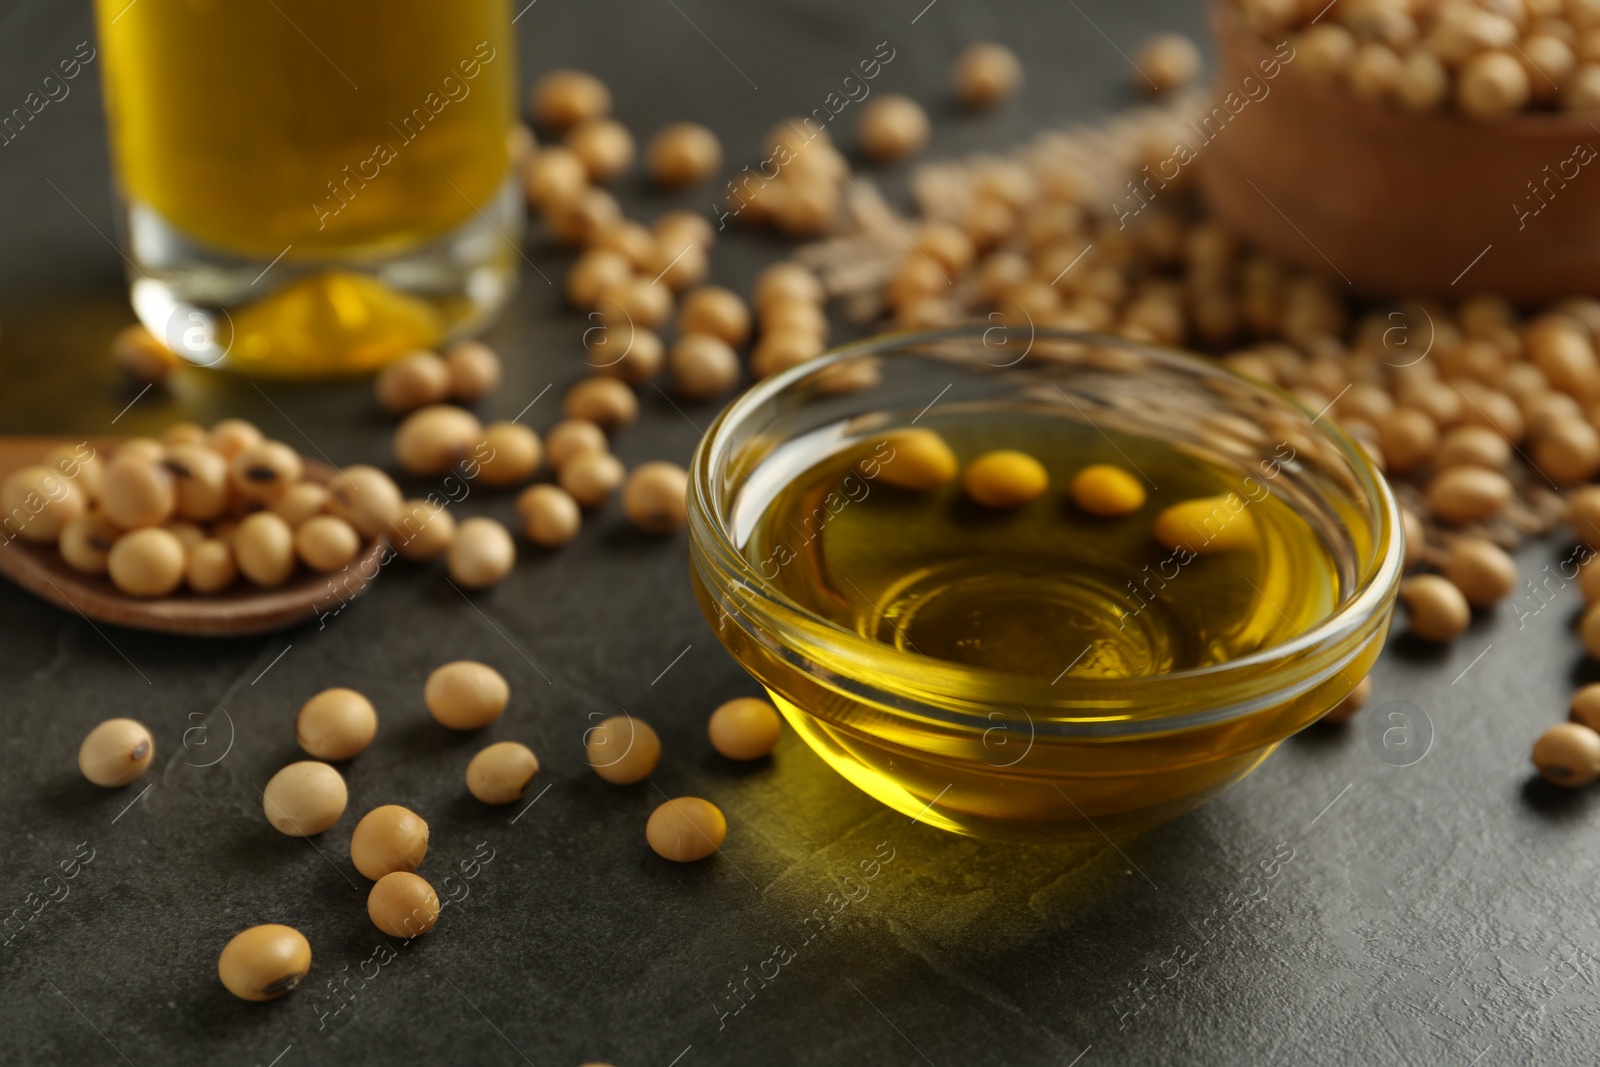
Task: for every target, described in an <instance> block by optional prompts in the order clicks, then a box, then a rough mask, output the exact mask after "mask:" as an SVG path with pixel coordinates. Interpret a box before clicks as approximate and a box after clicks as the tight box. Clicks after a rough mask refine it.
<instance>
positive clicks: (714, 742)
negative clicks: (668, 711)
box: [706, 697, 783, 760]
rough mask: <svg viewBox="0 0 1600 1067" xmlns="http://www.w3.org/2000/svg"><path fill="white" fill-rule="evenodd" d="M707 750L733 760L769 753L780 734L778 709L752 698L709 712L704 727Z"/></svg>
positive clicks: (733, 702)
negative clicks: (707, 721)
mask: <svg viewBox="0 0 1600 1067" xmlns="http://www.w3.org/2000/svg"><path fill="white" fill-rule="evenodd" d="M706 730H707V732H708V733H709V734H710V736H711V747H712V748H714V749H716V750H717V751H718V752H720V753H722V755H724V756H726V757H728V758H729V759H734V760H757V759H760V758H761V757H763V756H765V755H767V754H768V753H769V752H771V751H772V750H773V749H774V748H775V747H777V744H778V738H779V737H781V736H782V734H783V720H782V719H781V718H780V717H779V715H778V709H777V708H775V707H773V706H772V705H771V704H769V703H767V702H766V701H765V700H757V699H756V698H755V697H736V698H734V699H733V700H730V701H728V702H727V703H725V704H722V705H721V706H719V707H718V708H717V710H716V711H714V712H712V713H711V720H710V722H709V723H708V724H707V726H706Z"/></svg>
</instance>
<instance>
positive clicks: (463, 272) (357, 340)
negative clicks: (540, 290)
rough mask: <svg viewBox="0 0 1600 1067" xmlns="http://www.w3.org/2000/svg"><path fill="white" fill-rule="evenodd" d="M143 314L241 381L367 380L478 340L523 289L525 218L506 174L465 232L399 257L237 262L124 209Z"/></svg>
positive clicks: (191, 353)
mask: <svg viewBox="0 0 1600 1067" xmlns="http://www.w3.org/2000/svg"><path fill="white" fill-rule="evenodd" d="M126 226H127V237H128V239H127V246H128V252H129V259H130V261H131V265H132V267H133V270H132V271H131V272H130V282H131V287H132V299H133V307H134V311H135V312H136V313H137V314H138V316H139V319H140V321H141V322H143V323H144V325H145V326H146V327H147V328H148V329H149V330H150V331H151V332H152V333H154V334H155V335H156V336H157V337H160V338H162V339H163V340H164V341H165V342H166V344H167V346H168V347H169V348H171V349H172V351H173V352H175V353H177V354H178V355H179V356H180V357H181V358H183V359H185V360H187V361H188V362H190V363H193V364H195V365H197V366H202V367H215V368H219V369H223V370H229V371H235V372H239V373H243V374H250V375H259V376H269V377H292V378H323V377H337V376H343V375H353V374H361V373H365V372H368V371H372V370H375V369H376V368H378V367H381V366H383V365H384V364H385V363H388V362H389V361H391V360H394V359H397V358H399V357H400V356H403V355H406V354H407V353H409V352H413V351H415V350H416V349H419V348H432V347H435V346H437V345H439V344H441V343H443V342H446V341H450V340H453V339H455V338H459V337H463V336H467V335H470V334H472V333H475V332H477V331H479V330H481V329H482V328H483V327H484V326H486V325H487V324H488V323H489V321H490V320H492V319H493V318H494V316H495V315H496V314H497V313H498V311H499V310H500V308H501V307H502V306H503V305H504V304H505V302H506V300H507V299H508V298H509V297H510V295H511V294H512V292H514V291H515V289H516V283H517V270H516V257H517V254H518V242H520V240H521V238H522V232H523V226H524V216H523V207H522V195H521V190H520V189H519V188H518V186H517V183H516V182H515V181H514V180H511V179H509V178H508V179H507V180H506V182H505V183H504V184H503V185H502V186H501V187H500V190H499V191H498V192H497V193H496V194H495V196H494V198H493V199H492V200H491V201H490V202H489V203H487V204H485V205H483V206H482V208H481V209H480V210H478V211H475V212H474V213H473V215H472V216H471V218H469V219H468V220H467V221H466V222H464V223H463V224H462V225H460V226H459V227H457V228H456V229H454V230H452V231H451V232H449V233H447V234H445V235H444V236H442V237H440V238H438V239H436V240H434V241H431V242H429V243H428V244H425V245H422V246H420V247H414V248H411V249H408V250H406V251H404V252H399V253H393V254H382V253H368V254H366V255H355V254H351V255H342V256H333V255H330V256H324V257H315V256H307V257H305V258H301V257H297V256H296V255H295V254H294V246H293V245H290V246H289V247H288V248H286V249H285V250H284V251H283V253H281V254H280V255H279V257H278V258H277V259H275V260H272V261H270V262H269V261H264V260H263V261H257V260H254V259H250V258H244V257H238V256H229V255H226V254H224V253H220V252H218V251H216V250H215V249H212V248H209V247H205V246H202V245H199V244H196V243H195V242H194V241H192V240H190V239H189V238H187V237H185V236H184V235H183V234H182V233H180V232H179V231H178V230H177V229H176V228H175V227H173V226H172V225H171V224H170V223H169V222H167V221H166V220H165V219H164V218H162V217H161V216H160V215H158V214H156V212H155V211H153V210H152V209H150V208H149V207H147V206H144V205H140V204H137V203H135V204H130V205H128V208H127V217H126Z"/></svg>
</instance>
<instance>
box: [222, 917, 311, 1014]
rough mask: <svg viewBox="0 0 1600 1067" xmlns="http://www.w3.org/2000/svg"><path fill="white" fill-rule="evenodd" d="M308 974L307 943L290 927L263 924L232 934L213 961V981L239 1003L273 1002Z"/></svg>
mask: <svg viewBox="0 0 1600 1067" xmlns="http://www.w3.org/2000/svg"><path fill="white" fill-rule="evenodd" d="M309 970H311V943H310V942H309V941H307V940H306V938H305V935H304V934H302V933H301V932H300V931H299V930H296V929H294V928H293V927H290V926H281V925H279V924H277V923H267V924H264V925H261V926H252V927H250V929H248V930H245V931H242V932H240V933H237V934H235V935H234V936H233V937H232V938H231V939H229V941H228V943H227V944H226V945H224V946H223V947H222V954H221V955H220V956H218V957H217V977H218V978H220V979H221V980H222V984H223V986H224V987H225V988H226V989H227V990H228V992H230V993H232V994H233V995H234V996H236V997H238V998H239V999H240V1000H249V1001H264V1000H275V999H277V998H278V997H281V996H283V995H284V994H285V993H288V992H290V991H291V990H293V989H294V988H296V987H297V986H299V984H300V983H301V981H302V980H304V979H305V976H306V972H307V971H309Z"/></svg>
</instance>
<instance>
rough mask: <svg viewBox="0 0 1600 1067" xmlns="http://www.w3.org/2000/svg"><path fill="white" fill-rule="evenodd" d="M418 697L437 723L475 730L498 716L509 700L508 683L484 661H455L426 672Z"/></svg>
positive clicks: (457, 728) (453, 728) (452, 727)
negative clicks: (428, 672) (419, 696)
mask: <svg viewBox="0 0 1600 1067" xmlns="http://www.w3.org/2000/svg"><path fill="white" fill-rule="evenodd" d="M422 699H423V703H425V704H426V705H427V706H428V714H430V715H432V716H433V717H434V719H435V720H436V721H437V722H438V723H439V724H440V725H441V726H445V727H448V728H449V729H452V730H478V729H482V728H483V727H485V726H487V725H489V724H490V723H491V722H494V720H496V719H498V718H499V717H500V713H501V712H502V711H504V710H505V708H506V703H507V702H508V701H509V700H510V699H511V686H510V685H508V684H507V683H506V680H505V678H504V676H502V675H501V674H500V672H499V671H497V670H495V669H494V668H493V667H490V666H489V665H488V664H486V663H479V662H477V661H476V660H465V659H464V660H456V661H455V662H453V663H446V664H445V665H444V666H442V667H438V668H436V669H435V670H434V671H433V673H432V674H430V675H428V681H427V683H426V684H425V685H424V686H423V689H422Z"/></svg>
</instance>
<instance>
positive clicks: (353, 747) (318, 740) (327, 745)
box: [294, 688, 378, 760]
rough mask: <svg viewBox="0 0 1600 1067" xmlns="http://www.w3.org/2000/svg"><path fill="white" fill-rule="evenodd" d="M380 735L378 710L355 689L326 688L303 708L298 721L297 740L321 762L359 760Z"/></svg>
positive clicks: (295, 729)
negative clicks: (358, 757) (378, 734)
mask: <svg viewBox="0 0 1600 1067" xmlns="http://www.w3.org/2000/svg"><path fill="white" fill-rule="evenodd" d="M377 733H378V712H377V709H376V708H374V707H373V706H372V701H370V700H368V699H367V698H366V697H364V696H362V695H361V694H360V693H358V692H356V691H355V690H354V689H344V688H335V689H324V690H323V691H322V692H320V693H318V694H317V695H316V696H314V697H312V698H311V699H310V700H308V701H306V702H305V703H304V704H302V705H301V707H300V714H299V716H297V717H296V718H295V722H294V736H295V740H296V741H298V742H299V743H300V747H301V748H303V749H305V751H306V753H307V754H308V755H311V756H315V757H316V758H317V759H319V760H347V759H355V758H356V757H357V756H359V755H361V753H363V752H365V751H366V750H367V746H368V745H370V744H372V739H373V738H374V737H375V736H377Z"/></svg>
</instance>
